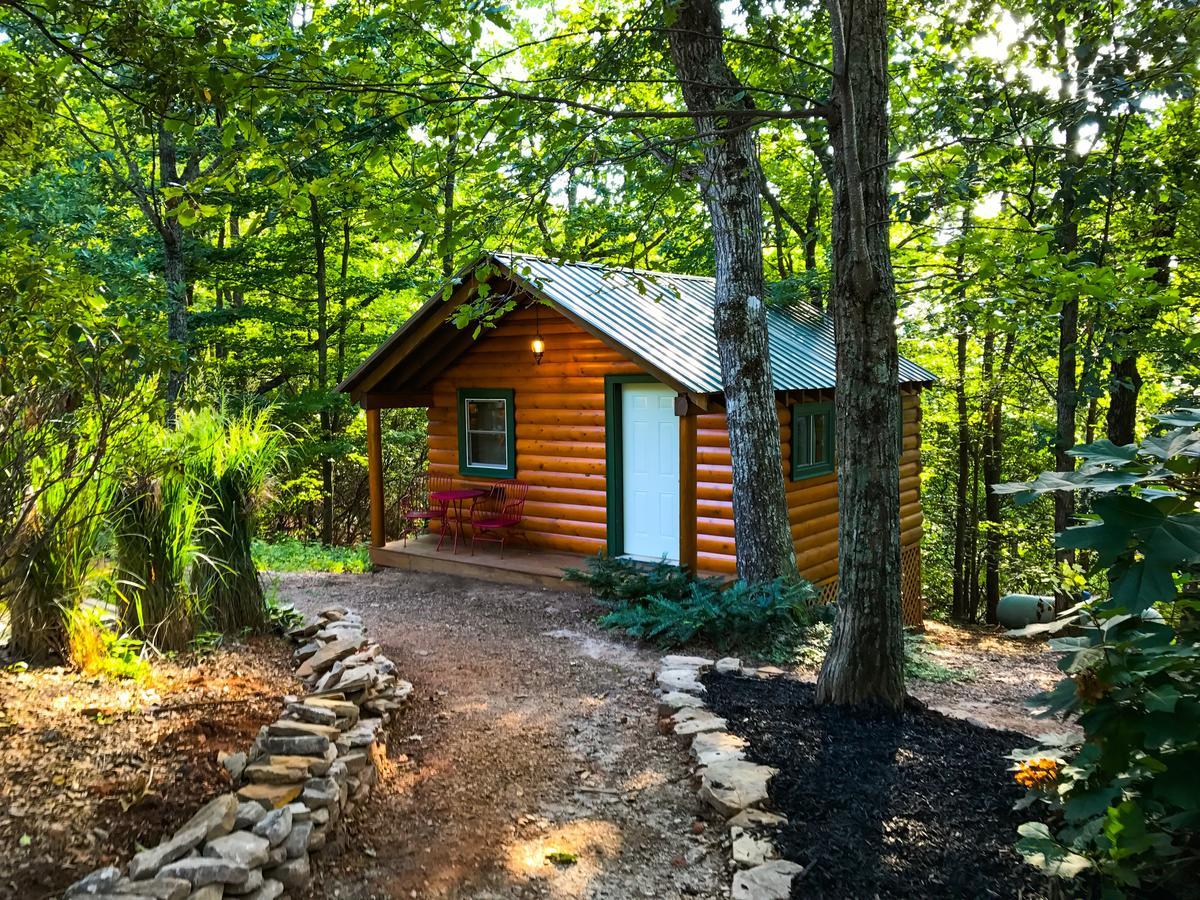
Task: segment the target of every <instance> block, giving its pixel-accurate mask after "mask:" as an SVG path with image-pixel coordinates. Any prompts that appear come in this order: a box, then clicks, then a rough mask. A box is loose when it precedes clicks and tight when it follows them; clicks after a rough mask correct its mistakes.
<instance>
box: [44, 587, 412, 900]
mask: <svg viewBox="0 0 1200 900" xmlns="http://www.w3.org/2000/svg"><path fill="white" fill-rule="evenodd" d="M288 637H290V638H291V639H292V640H293V641H295V642H297V643H300V644H301V646H300V647H299V648H298V649H297V650H296V652H295V657H294V658H295V664H296V675H297V676H298V677H300V678H301V679H303V680H304V681H305V684H306V686H307V687H308V689H309V693H308V694H307V695H306V696H305V697H303V698H298V697H291V696H289V697H285V698H284V703H285V710H284V713H283V715H282V716H281V717H280V718H279V719H278V720H277V721H276V722H274V723H272V724H270V725H266V726H264V727H263V728H262V730H261V731H260V732H259V734H258V737H257V738H256V739H255V741H254V744H253V745H252V746H251V747H250V748H249V750H248V751H247V752H244V753H241V752H239V753H231V754H222V755H221V757H220V762H221V764H222V765H223V766H225V768H226V769H227V770H228V771H229V774H230V776H231V777H232V780H233V783H234V784H235V785H238V790H237V793H236V794H233V793H230V794H223V795H221V796H220V797H217V798H216V799H214V800H212V801H210V802H209V803H207V804H205V805H204V806H203V807H202V808H201V809H200V810H199V811H198V812H197V813H196V814H195V815H194V816H192V818H191V819H189V820H188V821H187V823H185V824H184V826H183V827H182V828H180V829H179V830H178V831H176V832H175V833H174V834H173V835H171V836H169V837H167V838H166V839H164V840H163V841H162V842H160V843H159V844H158V846H156V847H152V848H149V849H146V850H142V851H141V852H140V853H138V854H137V855H135V856H134V857H133V859H132V860H130V861H129V864H128V865H127V866H126V867H125V868H124V869H121V868H118V867H116V866H108V867H106V868H103V869H98V870H96V871H95V872H92V873H91V874H90V875H87V876H86V877H84V878H82V879H81V880H79V881H77V882H75V884H73V885H71V886H70V887H69V888H67V890H66V892H65V894H64V895H63V896H64V897H65V898H67V900H83V898H91V900H131V898H139V897H140V898H153V900H222V898H226V897H229V898H239V900H276V898H279V897H282V896H284V895H285V894H286V893H287V892H290V891H297V890H299V889H300V888H302V887H303V886H304V885H305V884H307V883H308V881H309V879H310V878H311V868H310V862H309V856H310V854H311V853H314V852H317V851H319V850H320V849H321V848H322V847H324V846H325V843H326V841H327V839H328V833H329V830H330V829H332V828H334V827H336V825H337V822H338V820H339V819H340V818H341V817H342V816H344V815H346V814H347V813H349V812H350V811H351V810H353V809H354V807H355V805H356V804H358V803H360V802H361V801H362V800H364V799H365V798H366V797H367V795H368V794H369V793H370V791H371V787H372V786H373V785H374V784H375V781H376V778H377V777H378V768H377V765H378V761H379V760H381V759H382V758H383V755H384V753H385V752H386V747H385V740H386V738H385V737H384V734H383V726H384V725H386V724H387V722H388V720H389V719H390V718H391V715H392V712H393V711H394V710H395V709H396V708H398V707H399V706H400V705H401V704H402V703H403V702H404V700H405V699H406V698H407V697H408V695H409V694H410V693H411V692H412V685H411V684H409V683H408V682H407V681H402V680H400V679H399V678H397V677H396V667H395V665H394V664H393V663H392V661H391V660H390V659H388V658H387V657H386V656H384V655H383V653H382V651H381V649H380V647H379V645H378V644H376V643H372V642H370V641H369V640H368V639H367V634H366V628H365V626H364V625H363V622H362V618H361V617H360V616H358V615H357V614H355V613H353V612H351V611H350V610H348V609H346V608H345V607H344V606H331V607H328V608H326V609H323V610H321V611H320V612H319V613H317V615H316V617H314V618H311V619H308V620H306V621H305V623H304V624H303V625H301V626H299V627H298V628H294V629H292V630H291V631H290V632H288Z"/></svg>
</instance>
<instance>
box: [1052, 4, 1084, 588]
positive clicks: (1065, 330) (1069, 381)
mask: <svg viewBox="0 0 1200 900" xmlns="http://www.w3.org/2000/svg"><path fill="white" fill-rule="evenodd" d="M1054 37H1055V48H1056V52H1057V55H1058V65H1059V79H1060V87H1059V100H1060V101H1061V102H1062V103H1063V104H1064V107H1067V105H1068V104H1070V103H1072V102H1073V101H1074V100H1075V92H1074V88H1073V87H1072V82H1071V77H1072V76H1071V65H1070V54H1069V48H1068V46H1067V26H1066V22H1065V20H1064V19H1063V18H1061V17H1060V18H1058V19H1057V20H1056V21H1055V32H1054ZM1067 115H1069V116H1070V118H1069V119H1068V120H1067V122H1066V123H1064V128H1063V135H1064V137H1063V158H1062V164H1061V166H1060V168H1059V181H1058V194H1059V215H1058V224H1057V227H1056V229H1055V238H1056V242H1057V244H1058V252H1059V253H1061V254H1063V255H1064V256H1066V255H1069V254H1073V253H1075V252H1076V251H1077V250H1078V249H1079V221H1078V219H1077V218H1076V215H1075V212H1076V207H1077V205H1078V190H1077V187H1076V184H1075V178H1076V176H1077V175H1078V172H1079V165H1080V160H1079V151H1078V150H1077V145H1078V143H1079V125H1080V123H1079V117H1078V115H1077V114H1076V113H1075V112H1074V111H1073V110H1072V109H1070V108H1069V107H1067ZM1070 264H1071V263H1069V262H1068V265H1070ZM1078 356H1079V296H1078V294H1072V295H1071V296H1069V297H1068V298H1067V299H1066V300H1064V301H1063V306H1062V312H1061V313H1059V319H1058V367H1057V369H1058V371H1057V382H1056V385H1055V391H1054V427H1055V436H1054V468H1055V470H1056V471H1058V472H1073V471H1075V458H1074V457H1073V456H1071V455H1070V454H1069V452H1068V451H1070V450H1071V449H1072V448H1073V447H1074V446H1075V419H1076V416H1077V414H1078V410H1079V389H1078V384H1077V371H1076V370H1077V368H1078ZM1074 514H1075V494H1074V492H1072V491H1057V492H1056V493H1055V494H1054V530H1055V532H1061V531H1063V530H1064V529H1065V528H1066V527H1067V526H1068V525H1070V524H1071V518H1072V516H1073V515H1074ZM1055 558H1056V559H1058V560H1059V561H1060V562H1064V561H1074V558H1075V554H1074V552H1073V551H1071V550H1066V549H1059V550H1057V551H1056V552H1055ZM1066 599H1067V598H1063V597H1060V598H1059V602H1060V604H1061V603H1064V602H1066Z"/></svg>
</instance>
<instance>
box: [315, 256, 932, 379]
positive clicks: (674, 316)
mask: <svg viewBox="0 0 1200 900" xmlns="http://www.w3.org/2000/svg"><path fill="white" fill-rule="evenodd" d="M483 266H490V267H492V268H493V269H494V270H496V271H497V272H498V273H499V274H500V275H502V276H504V277H505V278H507V279H508V280H510V281H512V282H513V283H514V284H516V285H518V286H520V287H522V288H523V289H525V290H528V291H530V292H531V293H533V294H534V295H535V296H538V295H540V296H541V297H542V298H544V299H545V300H548V301H549V302H550V303H552V304H553V305H554V306H556V307H558V308H559V309H560V310H561V311H562V312H563V313H564V314H565V315H566V316H567V317H568V318H571V319H574V320H575V321H576V322H577V323H579V324H580V325H582V326H583V327H585V328H586V329H587V330H590V331H591V332H593V333H594V334H596V335H597V336H599V337H601V338H604V339H607V341H608V342H609V343H611V344H614V345H616V346H618V347H621V348H624V349H625V351H626V352H627V353H628V354H629V355H630V356H631V357H632V358H633V359H634V360H636V361H638V362H639V364H641V365H643V366H644V367H645V368H646V369H647V371H649V372H650V373H651V374H653V375H655V376H656V377H658V378H659V379H660V380H662V381H664V382H666V383H668V384H671V385H672V386H673V387H675V388H677V389H679V390H685V391H690V392H693V393H696V394H713V393H718V392H720V391H721V389H722V388H721V364H720V360H719V358H718V356H717V339H716V335H715V334H714V332H713V305H714V303H715V301H716V281H715V280H714V279H712V278H707V277H702V276H697V275H675V274H672V273H669V272H650V271H645V270H641V269H626V268H621V267H618V266H610V265H606V264H602V263H589V262H564V261H561V260H554V259H546V258H544V257H540V256H528V255H525V254H518V253H488V254H485V255H484V256H482V257H481V258H480V259H478V260H476V261H475V262H474V263H472V264H471V265H470V266H468V267H466V268H465V269H463V270H462V271H460V272H459V273H458V276H456V281H460V282H461V281H462V280H465V279H466V278H467V276H469V275H470V274H471V273H472V272H475V271H477V270H478V269H480V267H483ZM449 312H450V309H449V308H448V307H447V305H446V302H445V297H444V295H443V293H442V292H441V291H439V292H438V293H437V294H436V295H434V296H433V297H431V298H430V299H429V300H428V301H427V302H426V303H425V305H424V306H422V307H421V308H420V309H419V310H417V312H416V313H415V314H414V315H413V316H412V318H410V319H409V320H408V321H407V322H405V323H404V325H403V326H402V327H401V328H400V329H399V330H398V331H396V333H395V334H393V335H392V336H391V337H390V338H388V340H387V341H385V342H384V343H383V345H382V346H380V347H379V348H378V349H377V350H376V351H375V352H374V353H372V354H371V356H370V357H369V358H368V359H367V360H366V361H365V362H364V363H363V364H362V365H361V366H359V367H358V369H356V370H355V371H354V372H353V373H352V374H351V375H350V376H349V377H348V378H346V380H345V381H343V382H342V384H340V385H339V386H338V390H340V391H355V390H356V389H358V388H359V386H360V385H361V383H362V382H363V380H364V379H365V378H366V377H367V375H368V374H369V373H371V372H372V371H373V370H374V369H375V368H376V367H378V366H380V365H388V366H389V368H392V369H396V368H402V367H403V365H404V360H396V359H395V358H394V357H393V356H392V350H393V348H396V347H398V346H399V345H400V344H401V342H402V341H403V340H404V339H405V337H406V335H407V334H408V333H409V332H410V331H411V330H413V329H414V328H416V327H418V326H419V325H420V323H422V322H429V321H430V319H432V318H433V317H440V318H441V320H442V325H441V326H439V327H440V329H442V330H446V331H449V332H454V333H457V329H455V327H454V325H452V324H450V323H449V322H447V321H446V317H447V315H448V314H449ZM767 332H768V341H769V345H770V348H771V378H772V381H773V382H774V387H775V390H777V391H799V390H818V389H823V388H825V389H828V388H833V387H835V386H836V384H837V378H836V372H837V354H836V350H835V347H834V340H833V321H832V320H831V319H830V318H829V316H828V315H826V314H824V313H822V312H820V311H819V310H817V309H816V308H814V307H812V306H810V305H808V304H807V303H798V304H795V305H791V306H788V307H776V306H768V307H767ZM410 355H411V354H410V353H406V354H405V359H407V358H408V357H409V356H410ZM389 360H390V362H389ZM935 380H936V379H935V377H934V376H933V374H931V373H930V372H928V371H926V370H925V369H923V368H921V367H920V366H918V365H917V364H916V363H914V362H911V361H909V360H907V359H904V358H903V357H901V359H900V383H901V384H930V383H932V382H933V381H935Z"/></svg>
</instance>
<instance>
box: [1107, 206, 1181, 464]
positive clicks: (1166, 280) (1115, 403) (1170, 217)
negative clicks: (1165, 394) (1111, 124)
mask: <svg viewBox="0 0 1200 900" xmlns="http://www.w3.org/2000/svg"><path fill="white" fill-rule="evenodd" d="M1153 235H1154V237H1155V238H1156V241H1155V243H1156V245H1157V247H1156V252H1155V253H1154V255H1153V256H1151V257H1150V259H1148V260H1147V261H1146V265H1147V266H1148V267H1149V268H1150V269H1152V270H1153V271H1154V274H1153V275H1152V276H1151V278H1152V279H1153V281H1154V283H1155V284H1156V285H1157V286H1158V287H1159V289H1161V290H1166V288H1168V287H1169V286H1170V284H1171V247H1170V241H1171V240H1172V239H1173V238H1174V237H1175V212H1174V210H1173V209H1170V208H1165V207H1164V208H1160V209H1159V210H1158V216H1157V217H1156V220H1155V223H1154V229H1153ZM1157 317H1158V310H1157V308H1156V307H1155V306H1153V305H1151V306H1150V307H1149V308H1148V310H1147V312H1146V314H1144V315H1143V316H1141V317H1140V319H1139V321H1138V322H1137V327H1135V328H1134V329H1131V331H1132V332H1133V334H1132V335H1131V336H1132V337H1133V340H1132V341H1131V342H1130V345H1129V346H1127V347H1126V348H1125V352H1124V353H1123V354H1121V355H1118V356H1117V357H1116V358H1114V359H1113V363H1112V387H1111V388H1110V391H1109V397H1108V419H1107V421H1106V422H1105V427H1106V431H1107V432H1108V439H1109V440H1110V441H1112V442H1113V443H1114V444H1132V443H1134V442H1135V441H1136V440H1137V406H1138V397H1139V395H1140V394H1141V390H1142V373H1141V368H1140V366H1139V365H1138V348H1137V341H1138V340H1139V339H1140V338H1142V337H1143V335H1145V334H1146V333H1147V332H1148V331H1149V330H1150V328H1151V327H1153V325H1154V320H1155V319H1156V318H1157Z"/></svg>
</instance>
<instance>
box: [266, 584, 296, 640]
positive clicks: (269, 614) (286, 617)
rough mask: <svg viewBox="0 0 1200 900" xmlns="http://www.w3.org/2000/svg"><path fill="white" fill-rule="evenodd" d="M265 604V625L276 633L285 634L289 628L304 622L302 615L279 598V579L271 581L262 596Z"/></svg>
mask: <svg viewBox="0 0 1200 900" xmlns="http://www.w3.org/2000/svg"><path fill="white" fill-rule="evenodd" d="M264 603H265V605H266V616H265V618H266V627H267V629H268V630H269V631H272V632H275V633H276V634H287V632H289V631H290V630H291V629H293V628H297V627H299V626H300V625H303V624H304V615H303V613H300V612H298V611H297V610H296V607H294V606H292V604H290V603H284V602H283V601H282V600H280V599H279V580H278V579H275V580H274V581H272V582H271V586H270V588H269V589H268V590H267V591H266V595H265V597H264Z"/></svg>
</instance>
